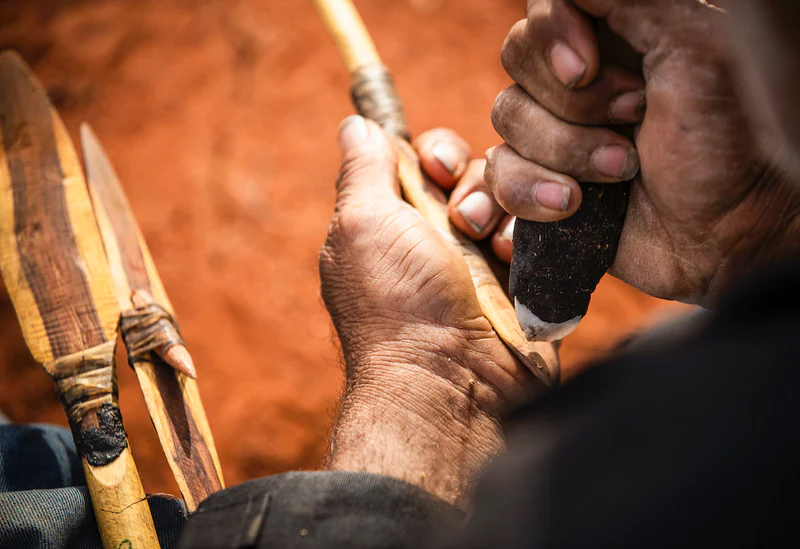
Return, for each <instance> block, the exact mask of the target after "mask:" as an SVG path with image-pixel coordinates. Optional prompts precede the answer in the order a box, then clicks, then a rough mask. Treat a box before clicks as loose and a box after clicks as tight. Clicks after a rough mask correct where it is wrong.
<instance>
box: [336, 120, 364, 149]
mask: <svg viewBox="0 0 800 549" xmlns="http://www.w3.org/2000/svg"><path fill="white" fill-rule="evenodd" d="M368 134H369V132H368V129H367V122H366V121H365V120H364V119H363V118H362V117H361V116H358V115H357V114H353V115H351V116H348V117H347V118H345V119H344V120H342V123H341V124H340V125H339V151H340V152H341V153H342V154H345V153H346V152H347V151H349V150H350V149H352V148H353V147H355V146H356V145H358V144H359V143H361V142H362V141H364V140H365V139H366V138H367V135H368Z"/></svg>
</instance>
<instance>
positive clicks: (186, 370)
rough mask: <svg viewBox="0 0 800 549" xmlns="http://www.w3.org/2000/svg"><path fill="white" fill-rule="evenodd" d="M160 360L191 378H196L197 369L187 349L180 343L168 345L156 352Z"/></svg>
mask: <svg viewBox="0 0 800 549" xmlns="http://www.w3.org/2000/svg"><path fill="white" fill-rule="evenodd" d="M158 354H159V355H160V356H161V360H163V361H164V362H166V363H167V364H169V365H170V366H172V367H173V368H174V369H175V370H177V371H179V372H181V373H182V374H186V375H187V376H189V377H190V378H192V379H197V370H195V369H194V361H193V360H192V356H191V355H190V354H189V351H188V349H186V347H185V346H183V345H181V344H175V345H170V346H169V347H167V348H166V349H165V350H163V351H161V352H159V353H158Z"/></svg>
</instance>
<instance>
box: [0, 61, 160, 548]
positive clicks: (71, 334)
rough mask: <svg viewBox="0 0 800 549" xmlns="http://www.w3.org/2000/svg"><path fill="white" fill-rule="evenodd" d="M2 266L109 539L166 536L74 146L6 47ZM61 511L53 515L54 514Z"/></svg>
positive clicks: (0, 76)
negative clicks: (126, 393) (123, 402)
mask: <svg viewBox="0 0 800 549" xmlns="http://www.w3.org/2000/svg"><path fill="white" fill-rule="evenodd" d="M0 133H1V134H2V143H3V147H2V150H1V151H0V154H2V155H3V158H2V159H1V160H0V270H2V274H3V280H4V281H5V284H6V287H7V289H8V293H9V295H10V296H11V300H12V302H13V304H14V308H15V309H16V312H17V317H18V318H19V322H20V324H21V326H22V332H23V334H24V336H25V341H26V343H27V344H28V347H29V348H30V351H31V354H32V355H33V357H34V359H36V361H38V362H39V363H41V364H42V365H43V366H44V369H45V371H46V372H47V373H48V375H50V377H51V378H52V379H53V381H55V383H56V387H57V389H58V395H59V398H60V399H61V402H62V404H63V405H64V410H65V411H66V412H67V417H68V418H69V424H70V427H71V429H72V433H73V436H74V438H75V444H76V446H77V449H78V453H79V454H80V456H81V462H82V463H83V470H84V472H85V473H86V481H87V484H88V486H89V493H90V494H91V498H92V506H93V507H94V512H95V516H96V518H97V524H98V526H99V529H100V536H101V538H102V541H103V545H104V547H106V549H118V548H119V547H134V548H136V549H140V548H141V549H144V548H157V547H158V538H157V537H156V532H155V528H154V526H153V518H152V517H151V515H150V507H149V505H148V503H147V500H146V499H145V494H144V490H143V488H142V483H141V481H140V480H139V474H138V473H137V471H136V466H135V465H134V462H133V457H132V456H131V453H130V449H129V447H128V441H127V438H126V435H125V430H124V429H123V426H122V417H121V415H120V412H119V407H118V405H117V383H116V372H115V370H114V350H115V347H116V334H117V322H118V320H119V307H118V306H117V300H116V296H115V295H114V286H113V282H112V280H111V274H110V273H109V270H108V262H107V261H106V254H105V252H104V250H103V243H102V241H101V240H100V233H99V231H98V230H97V223H96V222H95V217H94V213H93V212H92V205H91V202H90V201H89V196H88V194H87V192H86V184H85V182H84V179H83V175H82V173H81V168H80V164H79V163H78V158H77V155H76V154H75V150H74V149H73V147H72V143H71V141H70V138H69V135H68V134H67V131H66V129H65V128H64V125H63V123H62V122H61V119H60V118H59V117H58V115H57V114H56V113H55V111H54V110H53V108H52V106H51V105H50V103H49V102H48V100H47V96H46V95H45V92H44V90H43V89H42V88H41V86H40V85H39V83H38V82H37V81H36V79H35V77H34V76H33V74H31V72H30V71H29V69H28V68H27V67H26V66H25V63H24V61H22V59H20V57H19V56H17V55H16V54H14V53H11V52H5V53H3V54H0ZM55 518H57V517H54V519H55Z"/></svg>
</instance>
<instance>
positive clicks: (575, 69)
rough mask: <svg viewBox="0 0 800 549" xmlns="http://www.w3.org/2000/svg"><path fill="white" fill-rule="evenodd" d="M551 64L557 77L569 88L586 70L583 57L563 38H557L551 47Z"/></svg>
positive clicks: (573, 85) (572, 86)
mask: <svg viewBox="0 0 800 549" xmlns="http://www.w3.org/2000/svg"><path fill="white" fill-rule="evenodd" d="M550 66H551V67H552V68H553V72H554V73H555V75H556V78H558V79H559V80H561V83H562V84H564V85H565V86H567V87H568V88H574V87H575V84H577V83H578V82H579V81H580V79H581V78H583V75H584V73H585V72H586V63H584V62H583V59H581V58H580V57H578V54H577V53H575V51H574V50H573V49H572V48H570V47H569V46H568V45H567V43H566V42H563V41H561V40H556V41H555V42H554V43H553V45H552V46H551V47H550Z"/></svg>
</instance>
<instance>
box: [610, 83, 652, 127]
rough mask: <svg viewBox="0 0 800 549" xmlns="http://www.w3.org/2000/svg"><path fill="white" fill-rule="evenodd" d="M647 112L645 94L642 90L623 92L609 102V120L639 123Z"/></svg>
mask: <svg viewBox="0 0 800 549" xmlns="http://www.w3.org/2000/svg"><path fill="white" fill-rule="evenodd" d="M646 110H647V94H646V93H645V91H644V90H638V91H632V92H625V93H622V94H620V95H618V96H617V97H615V98H614V99H613V100H612V101H611V106H610V107H609V118H611V120H616V121H618V122H639V121H640V120H641V119H642V117H643V116H644V112H645V111H646Z"/></svg>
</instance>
